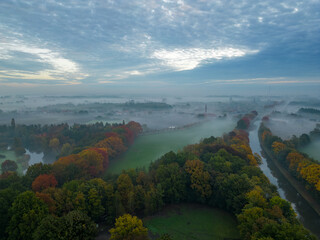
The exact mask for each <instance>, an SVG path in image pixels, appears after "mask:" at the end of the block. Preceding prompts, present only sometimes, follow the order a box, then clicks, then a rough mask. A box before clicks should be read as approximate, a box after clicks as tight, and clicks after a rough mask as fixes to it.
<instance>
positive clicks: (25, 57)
mask: <svg viewBox="0 0 320 240" xmlns="http://www.w3.org/2000/svg"><path fill="white" fill-rule="evenodd" d="M270 88H271V89H273V91H274V92H275V93H278V94H282V93H285V92H287V91H290V90H295V91H298V92H299V93H300V94H308V93H309V92H313V93H320V0H303V1H292V0H283V1H281V0H268V1H266V0H263V1H260V0H212V1H207V0H192V1H191V0H162V1H161V0H126V1H124V0H41V1H38V0H1V1H0V94H6V93H16V94H23V93H32V92H38V93H43V94H46V93H48V94H52V93H53V92H55V93H63V94H66V93H70V94H73V93H78V92H83V93H95V92H96V93H99V94H101V93H106V94H113V93H114V94H116V93H126V92H127V93H135V92H136V93H143V92H150V93H156V92H160V93H163V94H165V93H168V94H178V92H179V93H180V94H198V93H199V94H201V93H205V94H210V93H213V94H220V93H221V94H225V93H232V94H235V93H240V92H243V93H248V92H251V93H252V92H259V91H260V93H263V92H266V91H267V90H266V89H269V91H270Z"/></svg>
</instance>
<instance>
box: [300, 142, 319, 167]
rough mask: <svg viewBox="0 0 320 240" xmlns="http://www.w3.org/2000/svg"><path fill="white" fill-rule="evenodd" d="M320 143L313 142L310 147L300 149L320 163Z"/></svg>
mask: <svg viewBox="0 0 320 240" xmlns="http://www.w3.org/2000/svg"><path fill="white" fill-rule="evenodd" d="M319 149H320V141H315V142H311V143H310V144H309V145H308V146H306V147H304V148H301V149H299V150H300V151H301V152H304V153H306V154H308V155H309V156H310V157H312V158H313V159H315V160H317V161H318V162H320V151H319Z"/></svg>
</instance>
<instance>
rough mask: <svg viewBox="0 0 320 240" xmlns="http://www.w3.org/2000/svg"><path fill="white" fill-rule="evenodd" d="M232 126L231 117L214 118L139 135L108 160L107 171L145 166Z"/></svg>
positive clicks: (217, 135) (117, 171) (228, 129)
mask: <svg viewBox="0 0 320 240" xmlns="http://www.w3.org/2000/svg"><path fill="white" fill-rule="evenodd" d="M234 127H235V121H233V120H231V119H214V120H212V121H208V122H204V123H201V124H198V125H194V126H192V127H189V128H184V129H179V130H172V131H166V132H161V133H157V134H152V135H142V136H139V137H138V138H137V139H136V141H135V143H134V144H133V145H132V146H131V147H130V148H129V150H128V151H127V152H126V153H125V154H124V155H123V156H122V157H120V158H119V159H116V160H114V161H112V162H110V166H109V168H108V171H107V172H108V173H120V172H121V171H122V170H123V169H130V168H137V167H146V168H147V167H148V166H149V164H150V163H151V162H152V161H155V160H157V159H158V158H159V157H161V156H162V155H163V154H165V153H167V152H169V151H174V152H177V151H178V150H180V149H182V148H183V147H185V146H186V145H188V144H194V143H197V142H199V141H200V140H201V139H203V138H206V137H210V136H216V137H219V136H221V135H222V134H223V133H227V132H229V131H231V130H232V129H233V128H234Z"/></svg>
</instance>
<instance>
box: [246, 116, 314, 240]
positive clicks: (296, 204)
mask: <svg viewBox="0 0 320 240" xmlns="http://www.w3.org/2000/svg"><path fill="white" fill-rule="evenodd" d="M260 123H261V120H257V121H256V122H255V123H254V124H253V126H252V130H251V131H250V132H249V139H250V147H251V149H252V151H253V152H256V153H259V154H260V155H262V154H261V151H262V149H261V147H260V142H259V137H258V129H259V126H260ZM261 157H262V164H261V165H260V168H261V170H262V171H263V173H264V174H265V175H266V176H267V177H268V178H269V180H270V182H271V183H272V184H274V185H275V186H276V187H277V189H278V192H279V195H280V196H281V197H282V198H284V199H286V200H288V201H289V202H291V204H292V206H293V208H294V210H295V211H296V213H297V215H298V219H299V220H300V221H301V223H302V224H303V225H304V226H305V227H306V228H308V229H309V230H310V231H311V232H313V233H314V234H315V235H316V236H317V237H318V239H320V216H319V215H318V214H317V213H316V212H315V211H314V210H313V209H312V208H311V207H310V206H309V204H308V203H307V202H306V201H305V200H304V199H303V198H302V197H301V196H300V194H299V193H298V192H297V191H296V190H295V188H294V187H292V186H291V184H290V183H289V182H288V181H287V180H286V179H285V177H284V176H283V175H282V174H281V173H280V171H279V170H278V169H277V168H276V167H275V165H274V164H273V163H272V161H268V160H267V159H265V158H264V157H263V156H261Z"/></svg>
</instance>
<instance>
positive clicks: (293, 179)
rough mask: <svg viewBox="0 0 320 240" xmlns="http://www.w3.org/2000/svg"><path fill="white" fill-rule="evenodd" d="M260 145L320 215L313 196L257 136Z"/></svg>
mask: <svg viewBox="0 0 320 240" xmlns="http://www.w3.org/2000/svg"><path fill="white" fill-rule="evenodd" d="M259 141H260V146H261V149H262V150H263V153H264V154H265V156H266V157H267V158H268V160H270V161H272V163H273V164H274V165H275V166H276V168H277V169H278V170H279V171H280V172H281V174H282V175H283V176H284V178H285V179H286V180H287V181H288V182H289V183H290V184H291V185H292V187H293V188H294V189H295V190H296V191H297V192H298V193H299V194H300V195H301V196H302V197H303V199H304V200H305V201H306V202H307V203H308V204H309V205H310V207H311V208H312V209H313V210H314V211H315V212H316V213H317V214H318V216H319V217H320V204H319V203H318V202H317V201H316V200H315V199H314V198H313V196H312V195H311V194H310V193H309V192H308V191H307V190H306V189H305V187H304V185H303V184H302V183H300V182H299V181H298V180H296V179H295V178H294V177H293V176H291V174H290V173H289V172H288V171H287V170H286V169H285V168H284V167H283V166H282V165H281V164H280V163H279V162H278V161H277V160H276V159H275V158H274V157H273V156H272V154H271V153H270V151H269V150H268V149H267V148H266V147H265V146H263V144H261V139H260V136H259Z"/></svg>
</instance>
